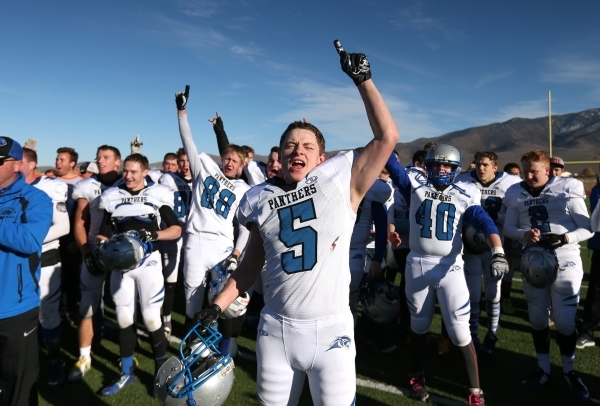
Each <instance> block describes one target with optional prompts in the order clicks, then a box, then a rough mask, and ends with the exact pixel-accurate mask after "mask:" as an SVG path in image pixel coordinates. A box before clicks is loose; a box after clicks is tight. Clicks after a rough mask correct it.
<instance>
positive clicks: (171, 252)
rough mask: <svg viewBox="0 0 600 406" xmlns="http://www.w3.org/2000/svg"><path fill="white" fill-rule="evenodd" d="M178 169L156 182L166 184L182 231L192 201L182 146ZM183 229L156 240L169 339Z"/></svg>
mask: <svg viewBox="0 0 600 406" xmlns="http://www.w3.org/2000/svg"><path fill="white" fill-rule="evenodd" d="M177 164H178V166H179V171H178V172H167V173H165V174H164V175H162V176H161V177H160V179H159V180H158V183H159V184H161V185H164V186H166V187H167V188H169V190H171V192H172V193H173V201H174V209H173V210H174V212H175V215H176V216H177V218H178V219H179V225H180V226H181V229H182V230H185V226H186V220H187V215H188V212H189V210H190V203H191V201H192V174H191V172H190V162H189V160H188V157H187V155H186V153H185V150H184V149H183V148H179V150H178V151H177ZM185 235H186V234H185V232H182V236H181V238H178V239H177V240H172V241H161V242H160V246H159V248H160V253H161V258H162V264H163V275H164V277H165V301H164V303H163V316H162V317H163V319H162V320H163V328H164V330H165V336H166V337H167V341H169V340H170V339H171V330H172V326H171V312H172V311H173V297H174V295H175V285H176V284H177V275H178V273H179V267H180V259H181V254H182V249H183V246H184V244H185V241H184V240H185Z"/></svg>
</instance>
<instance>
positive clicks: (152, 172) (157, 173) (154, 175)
mask: <svg viewBox="0 0 600 406" xmlns="http://www.w3.org/2000/svg"><path fill="white" fill-rule="evenodd" d="M164 174H165V173H164V172H163V171H161V170H160V169H148V176H149V177H150V179H152V182H154V183H158V180H159V179H160V177H161V176H163V175H164Z"/></svg>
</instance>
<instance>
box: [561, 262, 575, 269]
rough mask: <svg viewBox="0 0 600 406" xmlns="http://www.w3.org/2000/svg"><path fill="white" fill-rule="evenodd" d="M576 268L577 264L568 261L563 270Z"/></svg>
mask: <svg viewBox="0 0 600 406" xmlns="http://www.w3.org/2000/svg"><path fill="white" fill-rule="evenodd" d="M574 266H575V262H573V261H567V262H565V265H564V266H563V268H569V267H574Z"/></svg>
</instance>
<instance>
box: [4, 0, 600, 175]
mask: <svg viewBox="0 0 600 406" xmlns="http://www.w3.org/2000/svg"><path fill="white" fill-rule="evenodd" d="M534 3H535V4H537V5H534ZM598 16H600V2H598V1H585V2H584V1H580V2H565V1H563V2H553V3H548V2H523V1H502V2H487V1H486V2H482V1H460V2H449V1H446V2H442V1H421V2H420V1H352V0H346V1H314V0H303V1H294V0H289V1H285V2H284V1H260V0H256V1H247V0H245V1H244V0H242V1H237V0H220V1H213V0H207V1H191V0H171V1H169V0H163V1H156V0H154V1H150V0H148V1H134V0H128V1H106V0H105V1H93V0H92V1H75V0H73V1H60V0H57V1H52V2H49V1H22V2H2V4H1V5H0V44H1V46H0V57H1V63H0V135H5V136H10V137H13V138H15V139H17V140H19V141H25V140H26V139H27V138H29V137H35V138H38V139H39V143H38V153H39V163H40V165H53V163H54V158H55V155H56V154H55V151H56V149H57V148H58V147H61V146H72V147H74V148H76V150H77V151H78V152H79V153H80V160H81V161H85V160H91V159H93V158H94V156H95V150H96V148H97V147H98V146H99V145H101V144H104V143H106V144H111V145H114V146H116V147H118V148H119V149H121V151H122V153H123V154H124V155H127V153H128V151H129V142H130V140H131V139H132V138H133V137H135V135H136V134H140V136H141V139H142V141H143V142H144V149H143V151H142V152H143V153H145V154H146V155H147V156H148V158H149V159H150V160H151V161H159V160H161V159H162V156H163V155H164V153H165V152H168V151H175V150H176V149H177V148H178V147H179V146H180V140H179V135H178V130H177V119H176V109H175V104H174V96H173V95H174V92H175V91H182V90H183V89H184V87H185V85H186V84H189V85H190V86H191V92H190V102H189V105H188V114H189V119H190V123H191V126H192V131H193V133H194V138H195V140H196V142H197V144H198V146H199V148H200V149H201V150H203V151H206V152H208V153H216V152H217V146H216V142H215V139H214V134H213V132H212V129H211V124H210V123H208V121H207V119H208V118H211V117H213V116H214V113H215V111H219V112H220V114H221V116H222V117H223V120H224V123H225V129H226V130H227V132H228V135H229V137H230V140H231V141H232V142H235V143H238V144H248V145H251V146H253V147H254V148H255V150H256V151H257V153H259V154H263V155H266V154H267V153H268V150H269V148H270V147H271V146H273V145H276V144H277V142H278V139H279V136H280V135H281V133H282V131H283V130H284V129H285V127H286V125H287V124H288V123H289V122H290V121H292V120H297V119H301V118H302V117H306V118H307V119H308V120H309V121H311V122H313V123H314V124H316V125H317V127H319V128H320V129H321V131H322V132H323V133H324V134H325V137H326V140H327V149H328V150H331V149H343V148H352V147H355V146H358V145H364V144H365V143H367V142H368V141H369V139H370V137H371V132H370V128H369V125H368V122H367V119H366V114H365V113H364V109H363V107H362V103H361V101H360V97H359V95H358V92H357V90H356V89H355V86H354V85H353V83H352V82H351V80H350V79H349V78H347V77H346V76H345V74H344V73H343V72H342V71H341V70H340V67H339V59H338V56H337V54H336V52H335V49H334V47H333V43H332V42H333V40H334V39H336V38H339V39H340V40H341V42H342V45H343V46H344V48H345V49H346V50H347V51H349V52H363V53H365V54H366V55H367V56H368V58H369V61H370V62H371V67H372V71H373V80H374V81H375V83H376V85H377V86H378V88H379V89H380V91H381V92H382V94H383V95H384V98H385V99H386V101H387V103H388V106H389V107H390V109H391V110H392V114H393V115H394V118H395V120H396V123H397V124H398V127H399V129H400V133H401V141H410V140H414V139H416V138H419V137H434V136H438V135H442V134H445V133H447V132H450V131H454V130H461V129H464V128H468V127H473V126H478V125H484V124H489V123H492V122H499V121H505V120H508V119H510V118H513V117H528V118H534V117H540V116H545V115H547V93H548V90H551V91H552V98H553V104H552V110H553V113H554V114H563V113H568V112H576V111H581V110H585V109H588V108H593V107H600V25H599V24H598Z"/></svg>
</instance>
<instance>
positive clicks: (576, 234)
mask: <svg viewBox="0 0 600 406" xmlns="http://www.w3.org/2000/svg"><path fill="white" fill-rule="evenodd" d="M567 208H568V210H569V212H570V213H571V218H572V219H573V221H574V222H575V224H577V229H575V230H573V231H569V232H568V233H566V235H567V238H568V239H569V244H571V243H578V242H580V241H585V240H589V239H590V238H592V236H593V235H594V233H592V231H591V230H592V228H591V224H590V218H589V215H588V211H587V207H585V201H584V200H583V199H581V198H575V199H570V200H569V203H568V205H567Z"/></svg>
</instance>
